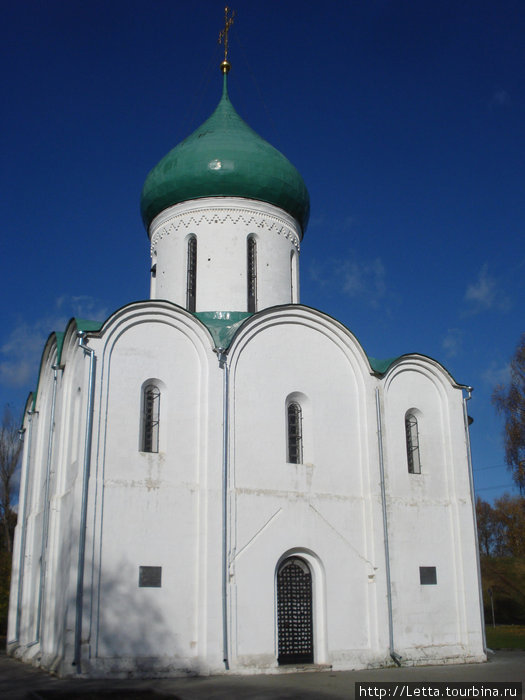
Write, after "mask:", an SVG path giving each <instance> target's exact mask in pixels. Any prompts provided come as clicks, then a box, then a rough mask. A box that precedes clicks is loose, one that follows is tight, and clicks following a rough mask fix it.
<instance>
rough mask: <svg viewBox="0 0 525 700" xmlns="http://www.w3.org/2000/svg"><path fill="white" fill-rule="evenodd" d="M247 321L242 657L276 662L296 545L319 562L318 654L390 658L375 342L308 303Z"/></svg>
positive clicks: (234, 503) (235, 371) (234, 556)
mask: <svg viewBox="0 0 525 700" xmlns="http://www.w3.org/2000/svg"><path fill="white" fill-rule="evenodd" d="M245 329H246V330H244V331H243V332H242V333H241V334H240V336H239V337H238V338H237V339H236V343H235V345H234V347H233V348H232V349H231V351H230V355H231V363H232V388H231V410H232V436H231V440H232V444H231V450H230V504H231V512H230V517H229V526H230V528H231V532H230V538H231V539H230V559H231V562H232V563H231V566H230V595H231V606H230V619H231V637H232V638H231V655H232V663H233V664H234V666H233V667H234V668H236V669H239V670H242V669H243V668H246V669H250V668H251V669H252V670H253V669H257V668H259V669H264V668H267V669H274V670H276V669H277V655H278V649H277V620H276V598H275V596H276V593H275V573H276V567H277V565H278V563H279V561H281V560H282V558H283V556H284V555H285V553H295V554H297V555H299V556H302V557H303V558H305V559H306V560H307V561H309V563H310V568H311V571H312V575H313V588H314V591H313V593H314V660H315V662H316V663H320V664H331V665H332V666H333V667H334V668H352V667H359V666H363V665H366V664H369V663H380V662H384V660H385V650H386V648H387V645H388V641H387V640H388V631H387V630H385V625H386V607H385V605H384V602H383V601H384V600H385V580H384V553H383V547H382V539H381V538H380V536H379V533H382V526H381V520H380V518H381V509H380V501H379V498H378V494H379V484H378V480H377V477H376V473H375V471H374V470H377V464H378V460H377V440H376V439H375V440H374V438H375V436H376V432H375V413H374V400H373V396H374V394H373V385H374V383H375V381H374V380H373V378H372V377H371V376H370V373H369V367H368V364H367V362H366V359H365V357H364V353H363V352H362V349H361V348H360V346H359V345H358V343H357V342H356V341H355V339H354V338H353V337H352V336H351V335H350V334H349V333H347V332H342V331H341V329H340V327H339V326H338V324H336V323H334V322H333V321H332V320H331V319H328V318H327V317H324V316H323V315H322V314H318V313H317V312H311V311H309V310H306V309H304V308H296V309H293V308H291V307H290V308H289V309H287V310H279V311H278V312H277V311H276V312H274V313H272V314H271V315H268V316H267V317H264V316H263V317H261V318H260V319H259V320H258V321H257V322H256V321H255V320H253V321H252V322H249V323H247V324H246V326H245ZM297 392H299V393H300V394H301V395H302V397H303V399H302V400H303V404H304V403H305V400H304V397H306V405H305V410H303V442H304V459H303V462H304V463H303V464H290V463H287V457H286V418H285V416H286V411H285V406H286V399H287V397H288V396H289V395H290V394H294V393H297ZM369 465H373V466H372V467H369ZM378 616H379V618H380V619H379V620H378Z"/></svg>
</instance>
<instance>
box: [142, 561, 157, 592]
mask: <svg viewBox="0 0 525 700" xmlns="http://www.w3.org/2000/svg"><path fill="white" fill-rule="evenodd" d="M161 585H162V566H139V588H160V587H161Z"/></svg>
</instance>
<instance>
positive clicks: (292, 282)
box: [290, 250, 295, 304]
mask: <svg viewBox="0 0 525 700" xmlns="http://www.w3.org/2000/svg"><path fill="white" fill-rule="evenodd" d="M294 257H295V256H294V252H293V250H292V252H291V253H290V302H291V303H292V304H293V302H294V294H295V269H294V268H295V260H294Z"/></svg>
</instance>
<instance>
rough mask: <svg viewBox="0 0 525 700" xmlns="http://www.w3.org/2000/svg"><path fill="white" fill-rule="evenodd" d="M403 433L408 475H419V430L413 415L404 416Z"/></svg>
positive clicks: (409, 413)
mask: <svg viewBox="0 0 525 700" xmlns="http://www.w3.org/2000/svg"><path fill="white" fill-rule="evenodd" d="M405 432H406V442H407V461H408V473H409V474H421V457H420V454H419V430H418V424H417V418H416V416H415V415H414V413H411V412H408V413H407V414H406V416H405Z"/></svg>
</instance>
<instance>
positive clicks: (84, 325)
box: [75, 318, 104, 333]
mask: <svg viewBox="0 0 525 700" xmlns="http://www.w3.org/2000/svg"><path fill="white" fill-rule="evenodd" d="M75 323H76V324H77V331H80V332H82V333H90V332H91V333H95V332H96V331H99V330H100V329H101V328H102V326H103V325H104V321H90V320H89V319H85V318H75Z"/></svg>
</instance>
